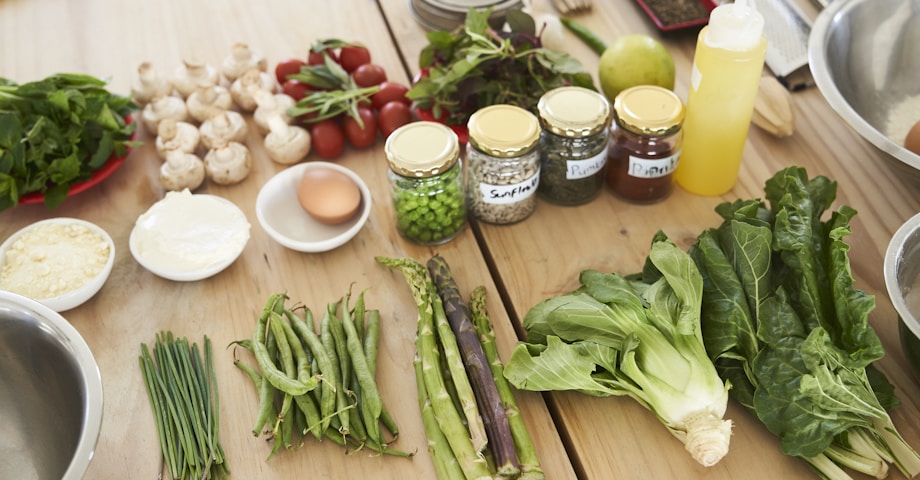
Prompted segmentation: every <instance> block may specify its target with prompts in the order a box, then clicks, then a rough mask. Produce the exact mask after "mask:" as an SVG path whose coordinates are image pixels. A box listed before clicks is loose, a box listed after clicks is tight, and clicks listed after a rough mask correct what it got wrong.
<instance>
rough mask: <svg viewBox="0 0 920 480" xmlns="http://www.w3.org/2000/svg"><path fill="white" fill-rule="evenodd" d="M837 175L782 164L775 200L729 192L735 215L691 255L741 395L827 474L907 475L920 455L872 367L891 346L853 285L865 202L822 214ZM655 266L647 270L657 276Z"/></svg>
mask: <svg viewBox="0 0 920 480" xmlns="http://www.w3.org/2000/svg"><path fill="white" fill-rule="evenodd" d="M836 187H837V185H836V183H835V182H832V181H830V180H829V179H827V178H826V177H822V176H818V177H815V178H813V179H810V180H809V178H808V176H807V173H806V172H805V170H804V169H803V168H800V167H789V168H786V169H783V170H781V171H779V172H777V173H776V174H775V175H774V176H773V177H772V178H771V179H769V180H767V182H766V184H765V199H766V202H764V201H761V200H737V201H735V202H732V203H724V204H721V205H719V206H718V207H717V209H716V211H717V212H718V213H719V214H720V215H721V216H722V218H723V219H724V221H723V222H722V224H721V225H719V226H718V227H717V228H712V229H708V230H706V231H704V232H702V233H701V234H700V235H699V237H698V239H697V242H696V243H695V244H694V245H693V246H692V247H691V249H690V255H691V256H692V257H693V259H694V261H695V263H696V264H697V265H698V267H699V269H700V272H701V274H702V276H703V282H704V283H703V285H704V288H703V303H702V310H701V311H702V318H703V337H704V341H705V344H706V348H707V351H708V352H709V355H710V357H711V358H712V360H713V361H714V362H715V364H716V367H717V370H718V371H719V373H720V375H721V376H722V378H724V379H726V381H730V382H731V384H732V386H733V387H732V390H731V392H732V395H733V397H734V398H736V399H737V400H738V401H739V402H740V403H741V404H742V405H744V406H745V407H747V408H748V409H750V410H752V411H753V412H754V413H755V414H756V415H757V417H758V418H759V419H760V420H761V421H762V422H763V423H764V425H766V426H767V428H768V429H769V430H770V431H771V432H773V433H774V434H776V435H777V436H779V437H780V439H781V441H782V448H783V452H785V453H786V454H788V455H794V456H798V457H801V458H803V459H805V460H806V461H807V462H808V463H809V464H810V465H811V466H812V467H813V468H815V469H816V471H817V472H818V473H819V474H820V475H821V476H822V477H823V478H830V479H844V478H849V476H848V475H847V474H846V473H845V472H844V471H843V469H842V468H841V467H848V468H852V469H854V470H856V471H860V472H863V473H866V474H868V475H873V476H877V477H878V478H882V477H883V476H884V475H885V474H886V473H887V470H888V464H889V463H893V464H894V465H895V466H896V467H897V468H898V469H899V470H901V472H902V473H904V475H905V476H907V477H908V478H911V477H914V476H915V475H917V474H918V473H920V455H918V454H917V452H915V451H914V449H913V448H912V447H910V446H909V445H908V444H907V443H906V442H905V441H904V439H903V438H901V436H900V435H899V434H898V432H897V430H896V428H895V426H894V425H893V424H892V422H891V419H890V417H889V416H888V414H887V413H886V409H889V408H892V407H894V406H896V405H897V398H896V397H894V395H893V387H892V386H891V385H890V384H889V383H888V381H887V379H885V378H884V376H883V375H882V374H881V372H879V371H877V370H875V369H874V368H873V367H872V364H873V362H874V361H876V360H878V359H879V358H881V357H882V356H883V355H884V351H883V348H882V345H881V342H880V341H879V339H878V337H877V336H876V334H875V332H874V330H873V329H872V327H871V326H870V325H869V323H868V315H869V312H870V311H871V310H872V309H873V308H874V307H875V303H874V299H873V298H872V297H871V296H870V295H867V294H866V293H865V292H862V291H860V290H858V289H856V288H855V287H854V280H853V276H852V274H851V271H850V263H849V259H848V256H847V255H848V251H849V246H848V245H847V244H846V243H845V242H844V241H843V239H844V237H846V236H847V235H849V234H850V233H851V231H850V226H849V221H850V219H852V218H853V216H854V215H855V214H856V211H855V210H853V209H852V208H850V207H847V206H845V205H844V206H841V207H839V208H838V209H837V210H835V211H834V212H833V213H832V214H831V215H830V217H829V218H827V219H826V220H823V219H822V215H823V214H824V213H825V212H826V211H827V209H828V208H830V206H831V204H832V202H833V201H834V199H835V197H836ZM654 275H655V272H654V271H653V270H652V269H646V271H645V272H644V273H643V277H647V276H654Z"/></svg>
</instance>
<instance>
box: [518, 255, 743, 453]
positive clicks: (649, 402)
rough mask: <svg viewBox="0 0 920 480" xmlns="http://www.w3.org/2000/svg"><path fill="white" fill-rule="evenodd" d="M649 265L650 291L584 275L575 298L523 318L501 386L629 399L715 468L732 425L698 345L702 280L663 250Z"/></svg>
mask: <svg viewBox="0 0 920 480" xmlns="http://www.w3.org/2000/svg"><path fill="white" fill-rule="evenodd" d="M649 259H650V261H651V264H652V265H654V267H655V268H656V269H657V270H656V271H657V272H660V278H659V279H658V280H656V281H654V282H652V283H643V282H641V281H635V280H628V279H626V278H625V277H622V276H619V275H617V274H608V273H602V272H599V271H596V270H585V271H583V272H582V273H581V275H580V277H579V280H580V282H581V286H580V287H579V288H578V289H577V290H575V291H573V292H571V293H568V294H564V295H559V296H556V297H552V298H549V299H547V300H544V301H543V302H541V303H539V304H537V305H536V306H534V307H533V308H532V309H530V311H528V312H527V314H526V315H525V318H524V328H525V329H526V330H527V342H526V343H521V344H519V345H518V346H517V347H516V348H515V349H514V351H513V352H512V354H511V357H510V359H509V360H508V362H507V364H506V366H505V372H504V373H505V377H506V378H507V379H508V380H509V381H510V382H511V383H512V384H513V385H514V386H516V387H517V388H519V389H523V390H537V391H544V390H576V391H580V392H582V393H585V394H588V395H594V396H599V397H603V396H610V395H618V396H623V395H626V396H629V397H632V398H633V399H635V400H637V401H638V402H639V403H640V404H642V405H643V406H645V407H646V408H648V409H649V410H651V411H652V412H654V413H655V415H656V416H657V417H658V418H659V419H660V420H661V422H662V423H663V424H664V425H665V427H667V428H668V430H669V431H670V432H671V433H672V434H674V436H675V437H677V438H678V439H679V440H680V441H682V442H683V443H684V445H685V447H686V449H687V450H688V451H689V452H690V454H691V456H692V457H693V458H694V459H695V460H696V461H697V462H699V463H700V464H702V465H705V466H712V465H714V464H716V463H717V462H718V461H719V460H721V459H722V457H723V456H725V454H726V453H727V452H728V448H729V439H730V437H731V429H732V424H731V421H729V420H725V419H723V416H724V414H725V409H726V406H727V403H728V385H727V384H725V383H723V381H722V380H721V379H720V378H719V375H718V373H717V372H716V370H715V367H714V366H713V363H712V362H711V361H710V359H709V357H708V356H707V354H706V351H705V349H704V346H703V339H702V334H701V331H700V316H699V315H700V304H701V301H702V292H703V282H702V277H701V276H700V273H699V271H698V270H697V267H696V265H695V264H694V262H693V260H692V259H691V258H690V256H689V255H688V254H687V253H686V252H683V251H681V250H680V249H678V248H677V247H676V246H675V245H674V244H673V243H671V242H670V241H660V242H655V243H654V244H653V245H652V248H651V253H650V254H649Z"/></svg>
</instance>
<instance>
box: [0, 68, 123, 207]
mask: <svg viewBox="0 0 920 480" xmlns="http://www.w3.org/2000/svg"><path fill="white" fill-rule="evenodd" d="M136 109H137V106H136V105H135V104H134V103H133V102H132V101H131V99H130V98H128V97H124V96H119V95H114V94H111V93H109V92H108V91H107V90H106V89H105V82H104V81H103V80H100V79H98V78H95V77H91V76H89V75H81V74H73V73H61V74H56V75H52V76H49V77H47V78H45V79H43V80H39V81H35V82H30V83H25V84H22V85H17V84H16V83H14V82H12V81H10V80H7V79H4V78H0V211H2V210H5V209H7V208H10V207H13V206H15V205H16V204H18V203H19V199H20V198H21V197H22V196H23V195H25V194H27V193H32V192H40V193H42V194H44V197H45V206H47V207H48V208H54V207H56V206H58V205H59V204H60V203H61V202H63V201H64V199H65V198H67V192H68V191H69V190H70V186H71V185H72V184H74V183H76V182H79V181H83V180H87V179H89V178H90V176H92V174H93V172H95V171H96V170H98V169H100V168H102V166H103V165H105V163H106V161H107V160H108V159H109V157H111V156H112V155H113V154H114V155H118V156H123V155H126V154H127V152H128V148H129V147H130V146H133V145H136V144H135V143H134V142H132V141H131V140H130V139H131V136H132V134H133V133H134V129H135V127H136V125H135V124H134V123H128V120H127V117H128V115H129V114H130V113H131V112H132V111H135V110H136Z"/></svg>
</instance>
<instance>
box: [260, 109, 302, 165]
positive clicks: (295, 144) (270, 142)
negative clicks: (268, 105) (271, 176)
mask: <svg viewBox="0 0 920 480" xmlns="http://www.w3.org/2000/svg"><path fill="white" fill-rule="evenodd" d="M268 124H269V126H270V127H271V131H270V132H269V133H268V135H266V136H265V150H267V151H268V158H271V159H272V160H273V161H275V162H277V163H281V164H285V165H291V164H294V163H297V162H299V161H301V160H303V159H304V157H306V156H307V155H308V154H309V153H310V146H311V137H310V132H308V131H307V130H306V129H305V128H303V127H298V126H296V125H288V123H287V122H285V121H284V119H282V118H281V117H279V116H278V115H275V116H273V117H271V118H269V119H268Z"/></svg>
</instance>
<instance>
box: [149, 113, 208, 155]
mask: <svg viewBox="0 0 920 480" xmlns="http://www.w3.org/2000/svg"><path fill="white" fill-rule="evenodd" d="M200 140H201V134H200V133H199V132H198V127H196V126H194V125H192V124H191V123H188V122H177V121H175V120H173V119H172V118H167V119H164V120H162V121H161V122H160V125H159V128H157V139H156V142H155V143H156V149H157V154H159V155H160V158H162V159H163V160H166V155H167V153H168V152H170V151H173V150H179V151H181V152H184V153H195V150H196V149H198V143H199V141H200Z"/></svg>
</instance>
